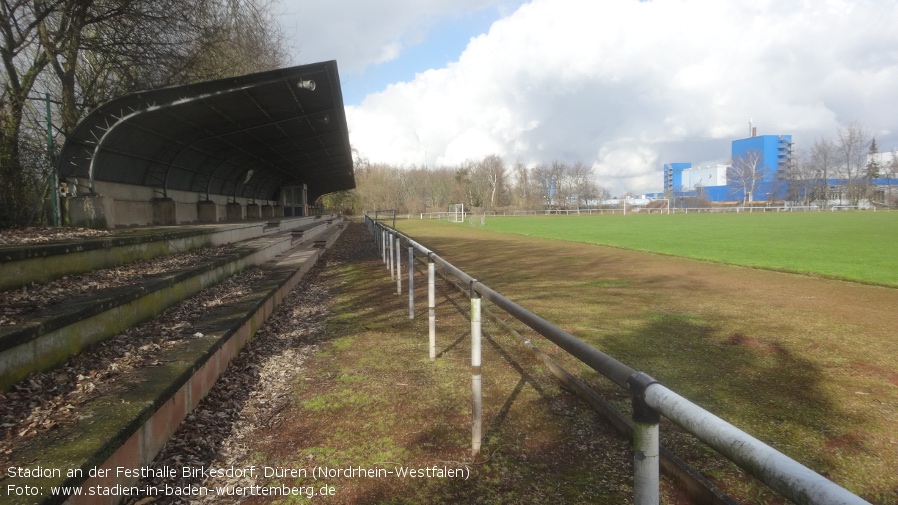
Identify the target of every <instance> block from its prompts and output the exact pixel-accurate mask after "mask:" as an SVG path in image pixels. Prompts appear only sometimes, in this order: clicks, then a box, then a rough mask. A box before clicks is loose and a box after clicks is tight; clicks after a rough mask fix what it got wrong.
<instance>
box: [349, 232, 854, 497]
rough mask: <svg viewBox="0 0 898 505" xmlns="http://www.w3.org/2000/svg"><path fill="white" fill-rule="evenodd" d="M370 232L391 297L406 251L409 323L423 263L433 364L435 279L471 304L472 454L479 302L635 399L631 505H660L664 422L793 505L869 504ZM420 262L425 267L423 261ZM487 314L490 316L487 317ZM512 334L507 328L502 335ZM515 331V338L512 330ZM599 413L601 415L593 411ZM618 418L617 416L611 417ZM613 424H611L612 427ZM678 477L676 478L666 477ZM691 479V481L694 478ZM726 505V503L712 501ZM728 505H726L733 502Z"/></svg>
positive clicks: (393, 236)
mask: <svg viewBox="0 0 898 505" xmlns="http://www.w3.org/2000/svg"><path fill="white" fill-rule="evenodd" d="M365 222H366V225H367V226H368V230H369V231H370V232H371V234H372V235H373V236H374V240H375V243H376V245H377V247H378V248H379V250H380V252H381V256H382V257H383V260H384V263H385V264H386V265H387V268H388V269H389V270H390V275H391V277H392V278H394V279H395V281H396V292H397V294H399V295H401V294H402V268H401V266H402V260H401V258H402V250H403V243H404V244H405V248H407V250H408V261H407V263H408V274H407V278H408V293H409V318H410V319H413V318H414V310H415V299H414V280H415V278H414V266H415V262H416V253H417V254H418V255H420V256H423V257H426V261H427V306H428V316H429V330H428V333H429V335H428V336H429V339H430V341H429V344H430V346H429V349H430V359H431V361H434V360H435V359H436V312H435V311H436V308H435V307H436V304H435V298H436V295H435V280H434V276H435V272H436V266H437V265H438V266H439V267H440V272H441V275H443V276H444V277H446V278H447V279H449V280H454V281H457V282H460V283H461V284H462V285H463V286H466V287H467V291H468V292H469V294H470V298H471V315H470V316H471V393H472V410H473V417H472V427H471V449H472V452H473V454H474V455H475V456H476V455H477V454H478V453H479V452H480V445H481V432H482V430H481V427H482V395H481V366H482V362H481V350H480V344H481V335H482V333H481V316H482V310H485V309H483V307H482V302H481V299H482V298H486V299H487V300H488V301H490V302H492V303H493V304H494V305H496V306H497V307H499V308H501V309H503V310H504V311H506V312H507V313H508V314H509V315H511V316H512V317H514V318H516V319H517V320H519V321H520V322H522V323H524V324H525V325H527V326H528V327H530V328H532V329H533V330H534V331H536V332H537V333H538V334H540V335H542V336H543V337H545V338H546V339H548V340H549V341H551V342H553V343H555V344H556V345H558V346H559V347H561V348H562V349H564V350H565V351H566V352H568V353H569V354H570V355H572V356H574V357H575V358H577V359H578V360H580V361H581V362H582V363H584V364H586V365H587V366H589V367H590V368H592V369H593V370H595V371H596V372H598V373H600V374H602V375H603V376H605V377H607V378H608V379H610V380H611V381H612V382H614V383H615V384H616V385H617V386H619V387H621V388H623V389H625V390H626V391H627V392H628V393H629V394H630V397H631V399H632V406H633V412H632V423H629V422H627V421H626V420H624V421H621V420H619V419H618V420H617V422H625V423H627V424H630V425H631V426H632V443H633V452H634V455H633V466H634V503H635V504H636V505H657V504H658V503H659V502H660V491H659V485H660V467H661V466H662V465H663V466H664V468H665V470H666V471H667V470H671V467H670V466H669V464H668V463H670V462H671V461H672V460H674V461H675V462H676V458H675V456H673V455H670V454H669V453H666V451H665V449H664V448H663V447H661V446H660V442H659V421H660V416H664V417H666V418H667V419H669V420H670V421H672V422H673V423H674V424H676V425H678V426H680V427H681V428H683V429H684V430H686V431H687V432H689V433H691V434H692V435H693V436H695V437H696V438H697V439H698V440H700V441H701V442H703V443H705V444H707V445H708V446H709V447H711V448H713V449H714V450H716V451H717V452H718V453H720V454H722V455H723V456H724V457H726V458H727V459H729V460H730V461H732V462H733V463H735V464H736V465H738V466H739V467H740V468H742V469H743V470H745V471H746V472H748V473H749V474H751V475H753V476H755V477H756V478H758V479H759V480H760V481H761V482H763V483H764V484H765V485H767V486H768V487H770V488H771V489H773V490H775V491H777V492H778V493H780V494H781V495H783V496H785V497H786V498H788V499H790V500H792V501H793V502H795V503H798V504H802V505H804V504H807V505H810V504H817V505H837V504H839V505H849V504H868V505H869V503H868V502H867V501H865V500H863V499H861V498H860V497H858V496H856V495H854V494H852V493H851V492H849V491H847V490H846V489H844V488H842V487H840V486H839V485H837V484H835V483H833V482H832V481H830V480H828V479H826V478H825V477H823V476H821V475H819V474H817V473H816V472H814V471H813V470H810V469H809V468H807V467H805V466H804V465H802V464H801V463H798V462H797V461H795V460H793V459H791V458H789V457H788V456H786V455H785V454H782V453H781V452H779V451H777V450H776V449H774V448H772V447H770V446H768V445H767V444H765V443H763V442H761V441H760V440H758V439H756V438H754V437H752V436H751V435H749V434H747V433H745V432H743V431H741V430H739V429H738V428H736V427H735V426H733V425H731V424H729V423H728V422H726V421H724V420H723V419H720V418H719V417H717V416H715V415H714V414H711V413H710V412H708V411H706V410H704V409H702V408H701V407H699V406H698V405H696V404H694V403H692V402H691V401H689V400H687V399H686V398H684V397H682V396H680V395H678V394H677V393H676V392H674V391H672V390H670V389H668V388H666V387H665V386H663V385H662V384H660V383H659V382H658V381H656V380H654V379H652V378H651V377H650V376H649V375H647V374H645V373H643V372H638V371H636V370H634V369H632V368H630V367H629V366H627V365H625V364H624V363H621V362H620V361H618V360H616V359H614V358H612V357H611V356H609V355H607V354H605V353H603V352H601V351H599V350H597V349H596V348H594V347H592V346H590V345H589V344H587V343H586V342H584V341H582V340H580V339H578V338H577V337H575V336H573V335H571V334H570V333H568V332H566V331H564V330H562V329H561V328H558V327H557V326H555V325H553V324H551V323H550V322H548V321H546V320H545V319H543V318H541V317H539V316H538V315H536V314H534V313H532V312H530V311H528V310H527V309H525V308H523V307H521V306H520V305H518V304H517V303H515V302H513V301H511V300H509V299H508V298H505V297H504V296H502V295H501V294H499V293H498V292H496V291H494V290H493V289H491V288H490V287H489V286H487V285H486V284H484V283H482V282H480V281H478V280H477V279H475V278H473V277H471V276H470V275H468V274H466V273H465V272H463V271H461V270H459V269H458V268H456V267H455V266H453V265H452V264H450V263H449V262H448V261H446V260H444V259H442V258H440V257H439V256H437V255H436V254H435V253H433V251H431V250H429V249H427V248H426V247H424V246H423V245H421V244H419V243H417V242H415V241H414V240H412V239H411V238H410V237H408V236H406V235H403V234H401V233H399V232H398V231H396V230H395V229H392V228H390V227H388V226H385V225H384V224H382V223H379V222H377V221H375V220H372V219H371V218H369V217H368V216H365ZM420 256H419V259H421V260H423V258H420ZM487 312H488V311H487ZM506 329H509V330H510V328H507V327H506ZM511 331H513V330H511ZM524 343H525V345H527V346H528V347H530V350H531V351H532V352H533V353H534V354H536V355H537V356H539V357H540V358H541V359H542V360H543V361H544V362H546V364H547V365H548V368H549V369H550V370H551V371H552V373H553V374H554V375H555V376H556V377H557V378H559V379H560V380H561V381H562V382H564V383H565V384H566V385H568V386H572V387H573V389H574V390H575V391H577V393H578V395H580V396H581V397H585V399H587V401H589V403H590V404H591V405H592V406H593V407H594V408H605V409H611V410H614V409H613V407H611V406H610V404H608V402H606V401H604V400H603V399H602V398H601V397H599V396H598V394H597V393H595V391H593V390H592V389H589V388H588V386H586V385H585V384H583V383H582V382H581V381H579V380H578V379H576V378H575V377H574V376H573V375H571V374H570V373H569V372H567V371H566V370H564V369H562V368H561V367H560V366H558V365H557V363H555V362H554V361H552V360H551V359H550V358H548V356H546V355H545V354H542V353H540V352H539V350H538V349H536V348H535V346H533V344H532V343H531V342H530V341H529V340H525V341H524ZM587 390H588V391H587ZM597 406H598V407H597ZM615 413H616V410H615ZM610 420H611V421H612V422H615V418H613V417H612V418H611V419H610ZM671 471H675V470H671ZM693 477H694V476H693ZM717 502H718V503H727V502H728V500H727V499H726V498H723V499H719V500H717ZM730 503H731V502H730Z"/></svg>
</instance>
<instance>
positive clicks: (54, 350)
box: [0, 221, 336, 390]
mask: <svg viewBox="0 0 898 505" xmlns="http://www.w3.org/2000/svg"><path fill="white" fill-rule="evenodd" d="M302 226H304V227H306V228H307V231H306V235H305V237H304V239H303V241H302V242H300V243H299V244H298V245H297V244H296V243H295V242H294V241H293V239H292V237H291V232H290V231H289V230H288V231H283V232H277V233H273V234H270V235H267V236H261V237H256V238H252V239H249V240H244V241H243V242H241V247H240V250H239V251H238V252H236V253H234V254H230V255H225V256H222V257H220V258H216V259H215V260H213V261H210V262H209V263H206V264H203V265H199V266H196V267H192V268H188V269H185V270H182V271H177V272H171V273H167V274H161V275H157V276H153V277H151V278H149V279H146V280H144V281H142V282H141V283H139V284H135V285H131V286H125V287H120V288H113V289H110V290H106V291H104V292H100V293H98V294H97V295H95V296H93V297H90V298H87V299H82V300H77V301H74V302H72V303H70V304H67V305H66V306H64V307H61V308H60V309H59V310H57V311H54V312H55V313H54V314H53V315H46V316H43V317H38V318H33V319H31V320H30V321H28V322H26V323H25V324H20V325H16V326H7V327H0V390H5V389H8V388H9V387H10V386H12V385H13V384H14V383H16V382H17V381H19V380H21V379H23V378H25V377H27V376H28V374H30V373H32V372H36V371H41V370H47V369H50V368H52V367H54V366H57V365H60V364H62V363H64V362H65V360H66V359H68V358H70V357H71V356H74V355H76V354H78V353H80V352H81V351H82V350H83V349H85V348H87V347H88V346H90V345H93V344H96V343H97V342H100V341H103V340H105V339H107V338H110V337H113V336H115V335H117V334H119V333H121V332H122V331H124V330H125V329H127V328H129V327H131V326H133V325H136V324H139V323H141V322H143V321H146V320H149V319H152V318H153V317H155V316H156V315H157V314H159V313H160V312H162V311H163V310H165V309H166V308H168V307H170V306H172V305H174V304H176V303H178V302H180V301H182V300H184V299H186V298H189V297H191V296H193V295H195V294H196V293H198V292H200V291H202V290H203V289H206V288H208V287H210V286H213V285H215V284H218V283H219V282H222V281H223V280H225V279H227V278H228V277H230V276H232V275H235V274H237V273H239V272H241V271H242V270H244V269H245V268H247V267H248V266H251V265H259V264H262V263H264V262H266V261H269V260H271V259H272V258H274V257H276V256H277V255H280V254H282V253H284V252H285V251H287V250H289V249H290V248H292V247H298V246H302V244H304V243H307V242H308V241H311V240H314V239H315V238H316V237H317V236H319V235H322V234H326V233H328V232H329V231H330V230H329V228H330V229H331V230H333V229H336V226H333V225H331V226H326V223H325V222H323V221H322V222H311V223H303V224H302ZM63 258H65V257H63ZM63 261H64V259H63Z"/></svg>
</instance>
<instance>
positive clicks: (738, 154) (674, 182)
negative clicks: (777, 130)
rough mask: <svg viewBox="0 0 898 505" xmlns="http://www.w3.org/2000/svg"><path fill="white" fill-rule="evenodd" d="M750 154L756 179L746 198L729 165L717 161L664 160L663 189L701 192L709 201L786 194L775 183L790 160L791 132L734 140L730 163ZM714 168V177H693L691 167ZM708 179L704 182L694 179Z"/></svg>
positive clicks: (688, 193)
mask: <svg viewBox="0 0 898 505" xmlns="http://www.w3.org/2000/svg"><path fill="white" fill-rule="evenodd" d="M749 158H751V160H752V164H753V169H754V170H755V171H756V172H755V173H756V174H757V175H756V176H755V178H756V179H757V182H755V183H754V184H753V186H754V191H753V192H752V193H753V194H752V197H751V198H745V194H744V190H743V189H744V188H742V187H740V185H739V184H738V183H737V181H735V180H733V179H731V178H730V174H729V173H727V169H728V167H726V166H723V165H719V166H717V167H711V168H699V167H696V168H693V167H692V163H682V162H681V163H666V164H665V165H664V192H665V194H668V195H673V196H684V197H688V196H700V197H703V198H706V199H708V201H711V202H727V201H730V202H732V201H743V200H753V201H764V200H781V199H784V198H785V191H786V189H785V188H784V187H783V185H782V184H780V183H778V178H777V174H778V173H779V171H780V170H782V169H783V168H785V167H787V166H788V165H789V164H790V163H791V162H792V136H791V135H760V136H757V135H752V136H751V137H748V138H744V139H739V140H734V141H733V142H732V149H731V163H734V164H739V163H741V162H743V161H744V160H747V159H749ZM709 170H710V171H712V172H713V171H714V170H717V171H718V174H717V176H716V177H711V176H708V177H702V178H696V177H693V176H692V175H693V174H692V173H691V172H693V171H704V174H703V175H705V174H708V171H709ZM701 180H711V181H713V182H714V183H712V184H704V183H697V182H695V181H701Z"/></svg>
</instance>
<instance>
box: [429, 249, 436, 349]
mask: <svg viewBox="0 0 898 505" xmlns="http://www.w3.org/2000/svg"><path fill="white" fill-rule="evenodd" d="M435 274H436V268H435V265H434V263H433V258H431V257H430V255H429V254H428V255H427V316H428V327H429V331H428V333H429V336H430V361H436V359H437V308H436V282H435V281H434V278H435V277H436V275H435Z"/></svg>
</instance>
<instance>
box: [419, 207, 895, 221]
mask: <svg viewBox="0 0 898 505" xmlns="http://www.w3.org/2000/svg"><path fill="white" fill-rule="evenodd" d="M847 210H855V211H869V212H883V211H885V212H889V211H892V210H895V209H888V208H882V207H875V206H874V207H873V208H871V209H863V208H861V207H858V206H857V205H830V206H826V207H820V206H816V205H812V206H798V205H795V206H782V205H780V206H769V207H762V206H748V207H743V206H739V207H701V208H693V209H684V208H670V209H668V208H667V207H663V208H659V207H635V206H628V207H626V208H619V207H615V208H610V209H545V210H505V211H492V210H488V211H485V212H475V211H470V210H468V211H465V212H464V215H466V216H471V215H481V214H482V215H486V216H504V217H513V216H571V215H577V216H579V215H593V214H596V215H624V216H626V215H628V214H763V213H766V212H774V213H777V212H841V211H847ZM413 215H415V214H405V218H406V219H412V216H413ZM455 215H457V213H455V212H421V213H418V214H417V216H418V218H419V219H449V218H450V217H453V216H455Z"/></svg>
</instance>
